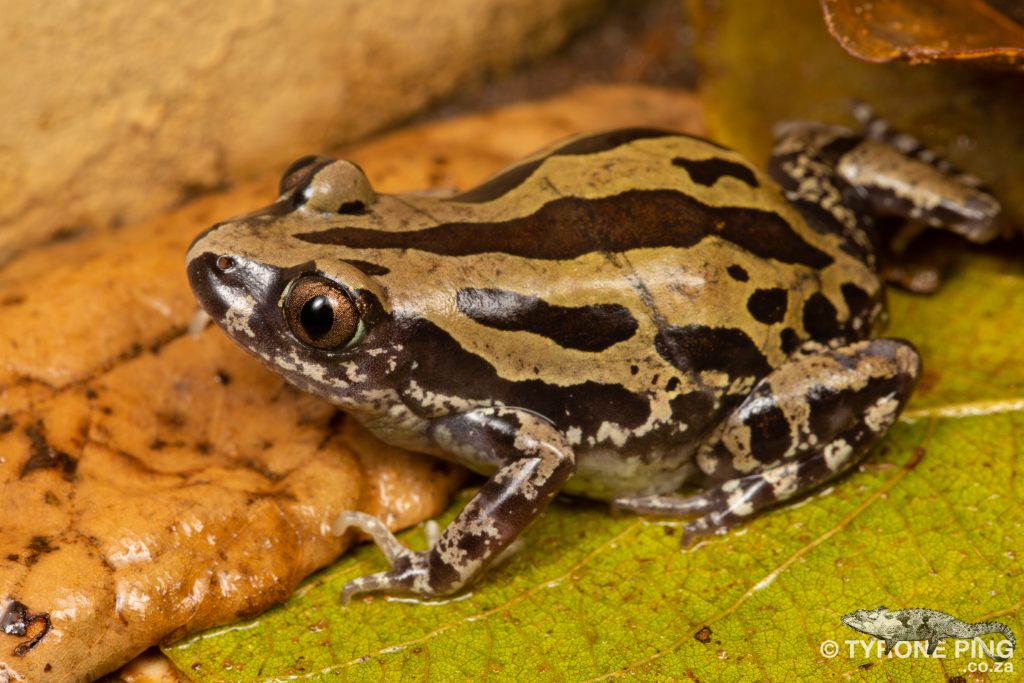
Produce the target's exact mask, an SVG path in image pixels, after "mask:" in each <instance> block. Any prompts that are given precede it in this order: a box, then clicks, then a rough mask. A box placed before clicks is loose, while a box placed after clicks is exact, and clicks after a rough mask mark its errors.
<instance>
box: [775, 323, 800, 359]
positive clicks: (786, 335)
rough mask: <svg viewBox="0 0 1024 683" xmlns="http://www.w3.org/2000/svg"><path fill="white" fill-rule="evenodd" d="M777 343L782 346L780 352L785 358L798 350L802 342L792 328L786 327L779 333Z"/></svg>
mask: <svg viewBox="0 0 1024 683" xmlns="http://www.w3.org/2000/svg"><path fill="white" fill-rule="evenodd" d="M779 341H780V342H781V344H782V352H783V353H784V354H786V355H787V356H788V355H790V354H791V353H793V352H794V351H796V350H797V349H798V348H800V345H801V344H803V340H802V339H800V335H798V334H797V333H796V330H794V329H793V328H792V327H787V328H786V329H784V330H783V331H782V332H780V333H779Z"/></svg>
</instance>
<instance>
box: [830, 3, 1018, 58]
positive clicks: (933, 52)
mask: <svg viewBox="0 0 1024 683" xmlns="http://www.w3.org/2000/svg"><path fill="white" fill-rule="evenodd" d="M821 4H822V8H823V9H824V11H825V23H826V24H827V25H828V29H829V31H830V32H831V33H832V36H833V37H834V38H835V39H836V40H837V41H838V42H839V44H840V45H842V46H843V48H844V49H845V50H846V51H847V52H849V53H850V54H852V55H853V56H854V57H858V58H860V59H863V60H866V61H869V62H889V61H893V60H905V61H908V62H911V63H927V62H934V61H938V60H946V59H948V60H970V61H984V62H988V63H992V64H1001V65H1012V66H1016V67H1018V68H1020V66H1021V64H1024V26H1021V25H1020V24H1018V23H1017V22H1016V21H1014V20H1013V19H1011V18H1009V17H1007V16H1006V15H1005V14H1003V13H1002V12H1000V11H999V10H997V9H996V8H994V7H992V6H991V5H989V4H988V3H986V2H984V1H983V0H870V2H869V1H867V0H822V2H821Z"/></svg>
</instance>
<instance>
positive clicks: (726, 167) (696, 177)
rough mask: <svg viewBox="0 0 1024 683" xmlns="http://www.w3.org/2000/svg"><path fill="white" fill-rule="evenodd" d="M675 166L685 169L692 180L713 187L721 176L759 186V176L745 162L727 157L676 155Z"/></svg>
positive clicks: (673, 161)
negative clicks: (707, 157) (686, 156)
mask: <svg viewBox="0 0 1024 683" xmlns="http://www.w3.org/2000/svg"><path fill="white" fill-rule="evenodd" d="M672 165H673V166H678V167H679V168H682V169H685V170H686V172H687V173H689V174H690V180H692V181H693V182H695V183H697V184H698V185H704V186H706V187H711V186H712V185H714V184H715V183H717V182H718V180H719V179H720V178H723V177H724V178H735V179H736V180H739V181H740V182H743V183H746V184H747V185H749V186H750V187H759V186H760V185H759V183H758V182H757V176H755V175H754V172H753V171H751V170H750V169H749V168H747V167H746V166H744V165H743V164H737V163H736V162H734V161H728V160H726V159H718V158H711V159H684V158H683V157H676V158H675V159H673V160H672Z"/></svg>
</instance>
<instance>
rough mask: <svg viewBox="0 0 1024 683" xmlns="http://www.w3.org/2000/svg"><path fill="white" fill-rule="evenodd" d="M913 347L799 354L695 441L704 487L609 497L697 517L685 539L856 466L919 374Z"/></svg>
mask: <svg viewBox="0 0 1024 683" xmlns="http://www.w3.org/2000/svg"><path fill="white" fill-rule="evenodd" d="M920 368H921V366H920V359H919V357H918V355H917V351H915V350H914V347H913V346H911V345H910V344H908V343H907V342H904V341H901V340H897V339H876V340H873V341H862V342H857V343H854V344H849V345H846V346H841V347H839V348H836V349H831V350H825V351H821V352H817V353H809V354H799V355H797V356H794V357H793V358H791V359H790V360H789V361H788V362H787V363H785V364H784V365H782V366H780V367H779V368H777V369H776V370H775V371H774V372H772V373H771V374H770V375H768V376H767V377H765V378H764V379H762V380H761V381H760V382H759V383H758V384H757V385H756V386H755V387H754V390H753V391H752V392H751V393H750V395H749V396H748V397H747V398H746V400H744V402H743V403H742V404H741V405H740V406H739V407H738V408H737V409H736V410H735V411H734V412H733V413H732V414H731V415H730V416H729V417H728V418H727V419H726V420H725V422H724V423H723V424H722V426H721V427H720V428H719V429H718V430H716V432H715V433H713V434H712V435H711V436H710V437H709V438H708V439H707V440H706V441H705V442H704V443H703V444H702V445H701V447H700V449H699V451H698V453H697V466H698V468H699V469H700V470H701V472H702V473H703V474H704V476H705V478H706V479H707V481H708V483H709V484H710V486H709V488H708V489H707V490H705V491H704V492H702V493H700V494H698V495H695V496H692V497H688V498H683V497H673V496H647V497H643V498H625V499H619V500H616V501H614V503H613V504H614V505H615V507H617V508H620V509H625V510H633V511H636V512H641V513H646V514H657V515H667V516H674V517H691V516H694V515H700V517H699V518H698V519H696V520H694V521H693V522H691V523H689V524H688V525H687V526H686V537H687V538H689V537H692V536H695V535H702V534H707V533H709V532H714V531H717V530H720V529H725V528H728V527H729V526H732V525H734V524H737V523H738V522H740V521H742V520H744V519H746V518H747V517H749V516H750V515H752V514H754V513H756V512H758V511H760V510H763V509H764V508H766V507H769V506H771V505H773V504H775V503H778V502H781V501H784V500H789V499H790V498H793V497H795V496H798V495H801V494H803V493H806V492H807V491H809V490H811V489H813V488H814V487H816V486H819V485H820V484H822V483H824V482H826V481H828V480H830V479H832V478H833V477H835V476H837V475H838V474H840V473H841V472H843V471H845V470H846V469H848V468H849V467H850V466H851V465H853V464H855V463H856V462H857V461H858V459H859V458H860V457H861V456H863V455H864V454H865V453H866V452H867V450H868V448H869V447H870V446H871V445H872V444H873V443H874V442H875V441H877V440H878V439H879V438H881V437H882V435H884V434H885V432H886V430H888V429H889V427H890V425H892V423H893V422H894V421H895V420H896V417H897V416H898V415H899V412H900V410H902V408H903V406H904V404H905V403H906V401H907V399H908V398H909V397H910V394H911V392H912V391H913V388H914V384H915V383H916V381H917V376H918V374H919V373H920Z"/></svg>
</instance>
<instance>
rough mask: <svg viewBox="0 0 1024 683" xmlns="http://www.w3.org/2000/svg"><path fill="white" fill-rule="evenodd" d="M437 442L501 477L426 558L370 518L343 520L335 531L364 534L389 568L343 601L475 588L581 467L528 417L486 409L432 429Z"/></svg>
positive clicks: (350, 587)
mask: <svg viewBox="0 0 1024 683" xmlns="http://www.w3.org/2000/svg"><path fill="white" fill-rule="evenodd" d="M432 436H433V438H434V441H435V442H436V443H437V444H438V446H439V447H440V448H441V449H442V450H445V451H448V452H452V453H457V454H458V455H459V456H460V458H465V459H467V460H469V461H471V462H475V463H477V464H478V465H479V466H480V467H481V468H496V469H497V471H496V472H495V473H494V475H493V476H492V477H491V478H490V479H489V480H488V481H487V483H485V484H484V485H483V486H482V487H481V488H480V491H479V492H478V493H477V494H476V496H474V497H473V499H472V500H471V501H469V504H468V505H466V507H465V508H464V509H463V510H462V512H460V513H459V515H458V517H456V518H455V521H453V522H452V523H451V524H450V525H449V526H448V528H447V529H445V530H444V532H443V533H442V534H441V535H440V537H439V538H438V539H437V542H436V543H435V544H434V545H433V546H432V547H431V548H430V549H429V550H427V551H425V552H416V551H413V550H409V549H408V548H406V547H405V546H403V545H402V544H401V543H399V542H398V540H397V539H395V537H394V536H393V535H392V534H391V532H390V531H388V530H387V528H385V527H384V525H383V523H381V522H380V521H379V520H377V519H375V518H373V517H370V516H369V515H365V514H362V513H358V512H346V513H343V514H342V515H341V517H339V519H338V522H337V523H336V524H335V532H336V533H343V532H344V531H345V529H347V528H349V527H356V528H359V529H362V530H363V531H365V532H366V533H368V534H370V535H371V536H372V537H373V540H374V541H375V542H376V543H377V545H379V546H380V548H381V550H382V551H384V554H385V556H387V558H388V561H389V562H390V563H391V566H392V568H391V570H390V571H386V572H381V573H378V574H371V575H370V576H364V577H361V578H358V579H355V580H353V581H350V582H349V583H347V584H346V585H345V588H344V591H343V596H342V598H343V600H344V601H345V602H348V600H349V599H350V598H351V597H352V596H353V595H355V594H357V593H365V592H369V591H386V592H388V593H417V594H420V595H426V596H439V595H448V594H451V593H454V592H456V591H458V590H459V589H461V588H463V587H464V586H466V585H468V584H470V583H472V582H473V581H475V580H476V579H477V578H478V577H479V576H480V575H481V574H482V573H483V572H484V571H485V570H486V569H487V568H488V567H489V566H491V565H492V564H494V563H495V562H497V561H499V560H500V559H503V557H505V556H507V555H506V552H507V551H510V547H511V546H512V545H513V543H514V541H515V540H516V539H517V538H518V536H519V534H520V533H521V532H522V531H523V529H525V528H526V527H527V526H528V525H529V524H530V522H532V521H533V520H534V519H535V518H536V517H537V515H539V514H540V512H541V511H542V510H543V509H544V508H545V507H547V505H548V503H550V502H551V499H552V498H554V497H555V495H556V494H557V493H558V492H559V491H560V490H561V489H562V486H563V485H564V484H565V482H566V481H567V480H568V479H569V477H570V476H571V475H572V473H573V471H574V470H575V467H576V461H575V458H574V455H573V451H572V448H571V447H570V446H569V444H568V442H567V441H566V439H565V437H564V436H562V434H561V433H560V432H559V431H558V430H556V429H555V428H554V426H553V425H552V424H551V423H550V422H548V421H546V420H545V419H543V418H541V417H539V416H538V415H535V414H533V413H530V412H527V411H522V410H517V409H513V408H488V409H482V410H475V411H472V412H469V413H464V414H462V415H457V416H453V417H449V418H443V419H441V420H438V421H437V422H435V424H434V425H433V429H432Z"/></svg>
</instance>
